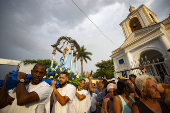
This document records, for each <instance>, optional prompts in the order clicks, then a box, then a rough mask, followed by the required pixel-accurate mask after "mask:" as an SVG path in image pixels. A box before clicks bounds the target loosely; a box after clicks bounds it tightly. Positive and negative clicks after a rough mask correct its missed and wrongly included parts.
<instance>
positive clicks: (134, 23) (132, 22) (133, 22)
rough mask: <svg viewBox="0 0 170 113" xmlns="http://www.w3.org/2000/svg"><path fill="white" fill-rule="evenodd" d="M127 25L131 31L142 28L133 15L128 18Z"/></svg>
mask: <svg viewBox="0 0 170 113" xmlns="http://www.w3.org/2000/svg"><path fill="white" fill-rule="evenodd" d="M129 26H130V28H131V31H132V32H133V31H136V30H139V29H142V26H141V24H140V22H139V20H138V18H137V17H134V18H132V19H131V20H130V22H129Z"/></svg>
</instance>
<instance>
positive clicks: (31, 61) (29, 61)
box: [16, 59, 57, 72]
mask: <svg viewBox="0 0 170 113" xmlns="http://www.w3.org/2000/svg"><path fill="white" fill-rule="evenodd" d="M22 62H23V63H24V65H27V64H33V63H43V64H44V65H46V67H47V68H48V67H50V66H51V60H50V59H44V60H42V59H37V60H30V59H28V60H27V59H26V60H23V61H22ZM20 64H21V63H19V64H18V66H17V70H16V71H17V72H18V71H19V67H20ZM56 65H57V62H56V61H53V66H56Z"/></svg>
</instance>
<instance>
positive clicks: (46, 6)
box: [0, 0, 170, 79]
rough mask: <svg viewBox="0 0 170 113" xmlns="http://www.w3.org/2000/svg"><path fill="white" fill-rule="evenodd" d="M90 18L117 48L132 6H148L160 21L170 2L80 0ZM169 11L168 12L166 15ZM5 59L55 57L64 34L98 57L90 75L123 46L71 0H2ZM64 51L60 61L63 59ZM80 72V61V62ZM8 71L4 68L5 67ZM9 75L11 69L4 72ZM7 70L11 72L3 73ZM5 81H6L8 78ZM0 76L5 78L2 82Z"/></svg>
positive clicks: (0, 34)
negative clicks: (114, 51)
mask: <svg viewBox="0 0 170 113" xmlns="http://www.w3.org/2000/svg"><path fill="white" fill-rule="evenodd" d="M74 1H75V2H76V4H77V5H78V6H79V7H80V8H81V9H82V10H83V11H84V12H85V13H86V14H87V16H88V17H89V18H90V19H91V20H92V21H93V22H94V23H95V24H96V25H97V26H98V27H99V28H100V29H101V30H102V31H103V33H104V34H105V35H106V36H108V37H109V38H110V39H111V40H112V41H113V42H114V43H116V45H119V46H120V45H121V44H122V43H123V42H124V35H123V32H122V29H121V27H120V26H119V23H120V22H122V21H123V20H124V19H125V18H126V17H127V15H128V14H129V10H128V9H129V4H131V5H133V6H135V7H136V8H137V7H139V6H140V5H141V4H145V5H146V6H147V7H149V8H150V9H151V10H152V11H153V12H154V13H156V14H157V18H158V20H159V21H161V20H163V19H165V18H166V17H168V14H169V11H170V8H169V6H170V2H169V0H161V1H160V0H81V1H80V0H74ZM162 12H163V13H162ZM0 15H1V16H0V53H1V54H0V58H6V59H13V60H25V59H45V58H49V59H51V57H52V54H51V52H52V50H53V48H52V47H51V45H52V44H54V43H56V41H57V39H58V38H59V37H60V36H70V37H72V38H73V39H75V40H77V42H78V43H79V44H80V46H82V45H85V48H87V51H90V52H92V53H93V56H91V58H92V61H91V62H90V61H89V62H88V64H85V63H84V71H88V70H93V71H95V69H96V67H95V64H96V63H97V62H100V61H101V60H107V59H109V58H110V57H109V56H110V55H111V52H112V51H113V50H115V49H116V48H118V46H116V45H114V44H113V43H111V42H110V41H109V40H108V39H107V38H105V37H104V36H103V35H102V34H101V33H100V32H99V30H98V29H96V27H95V26H94V25H93V24H92V23H91V22H90V21H89V20H88V19H87V18H86V17H85V16H84V15H83V14H82V12H81V11H80V10H79V9H78V8H77V7H76V6H75V5H74V4H73V2H72V1H71V0H44V1H42V0H27V1H23V0H1V1H0ZM60 57H61V54H60V53H57V55H56V57H55V60H56V61H59V58H60ZM78 66H79V67H78V72H80V69H81V68H80V62H78ZM1 67H3V66H1ZM1 67H0V70H1V74H2V75H5V74H6V73H7V70H8V71H11V67H10V68H8V69H7V68H6V66H5V68H4V67H3V68H1ZM4 69H6V71H2V70H4ZM2 78H3V77H2ZM2 78H0V79H2Z"/></svg>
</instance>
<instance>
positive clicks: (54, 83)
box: [51, 80, 56, 89]
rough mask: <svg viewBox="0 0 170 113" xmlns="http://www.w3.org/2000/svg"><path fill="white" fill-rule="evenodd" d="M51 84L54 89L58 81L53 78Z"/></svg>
mask: <svg viewBox="0 0 170 113" xmlns="http://www.w3.org/2000/svg"><path fill="white" fill-rule="evenodd" d="M51 86H52V88H53V89H56V81H54V80H52V81H51Z"/></svg>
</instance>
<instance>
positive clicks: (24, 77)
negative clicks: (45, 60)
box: [17, 72, 26, 80]
mask: <svg viewBox="0 0 170 113" xmlns="http://www.w3.org/2000/svg"><path fill="white" fill-rule="evenodd" d="M20 79H24V80H26V73H23V72H18V75H17V80H20Z"/></svg>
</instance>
